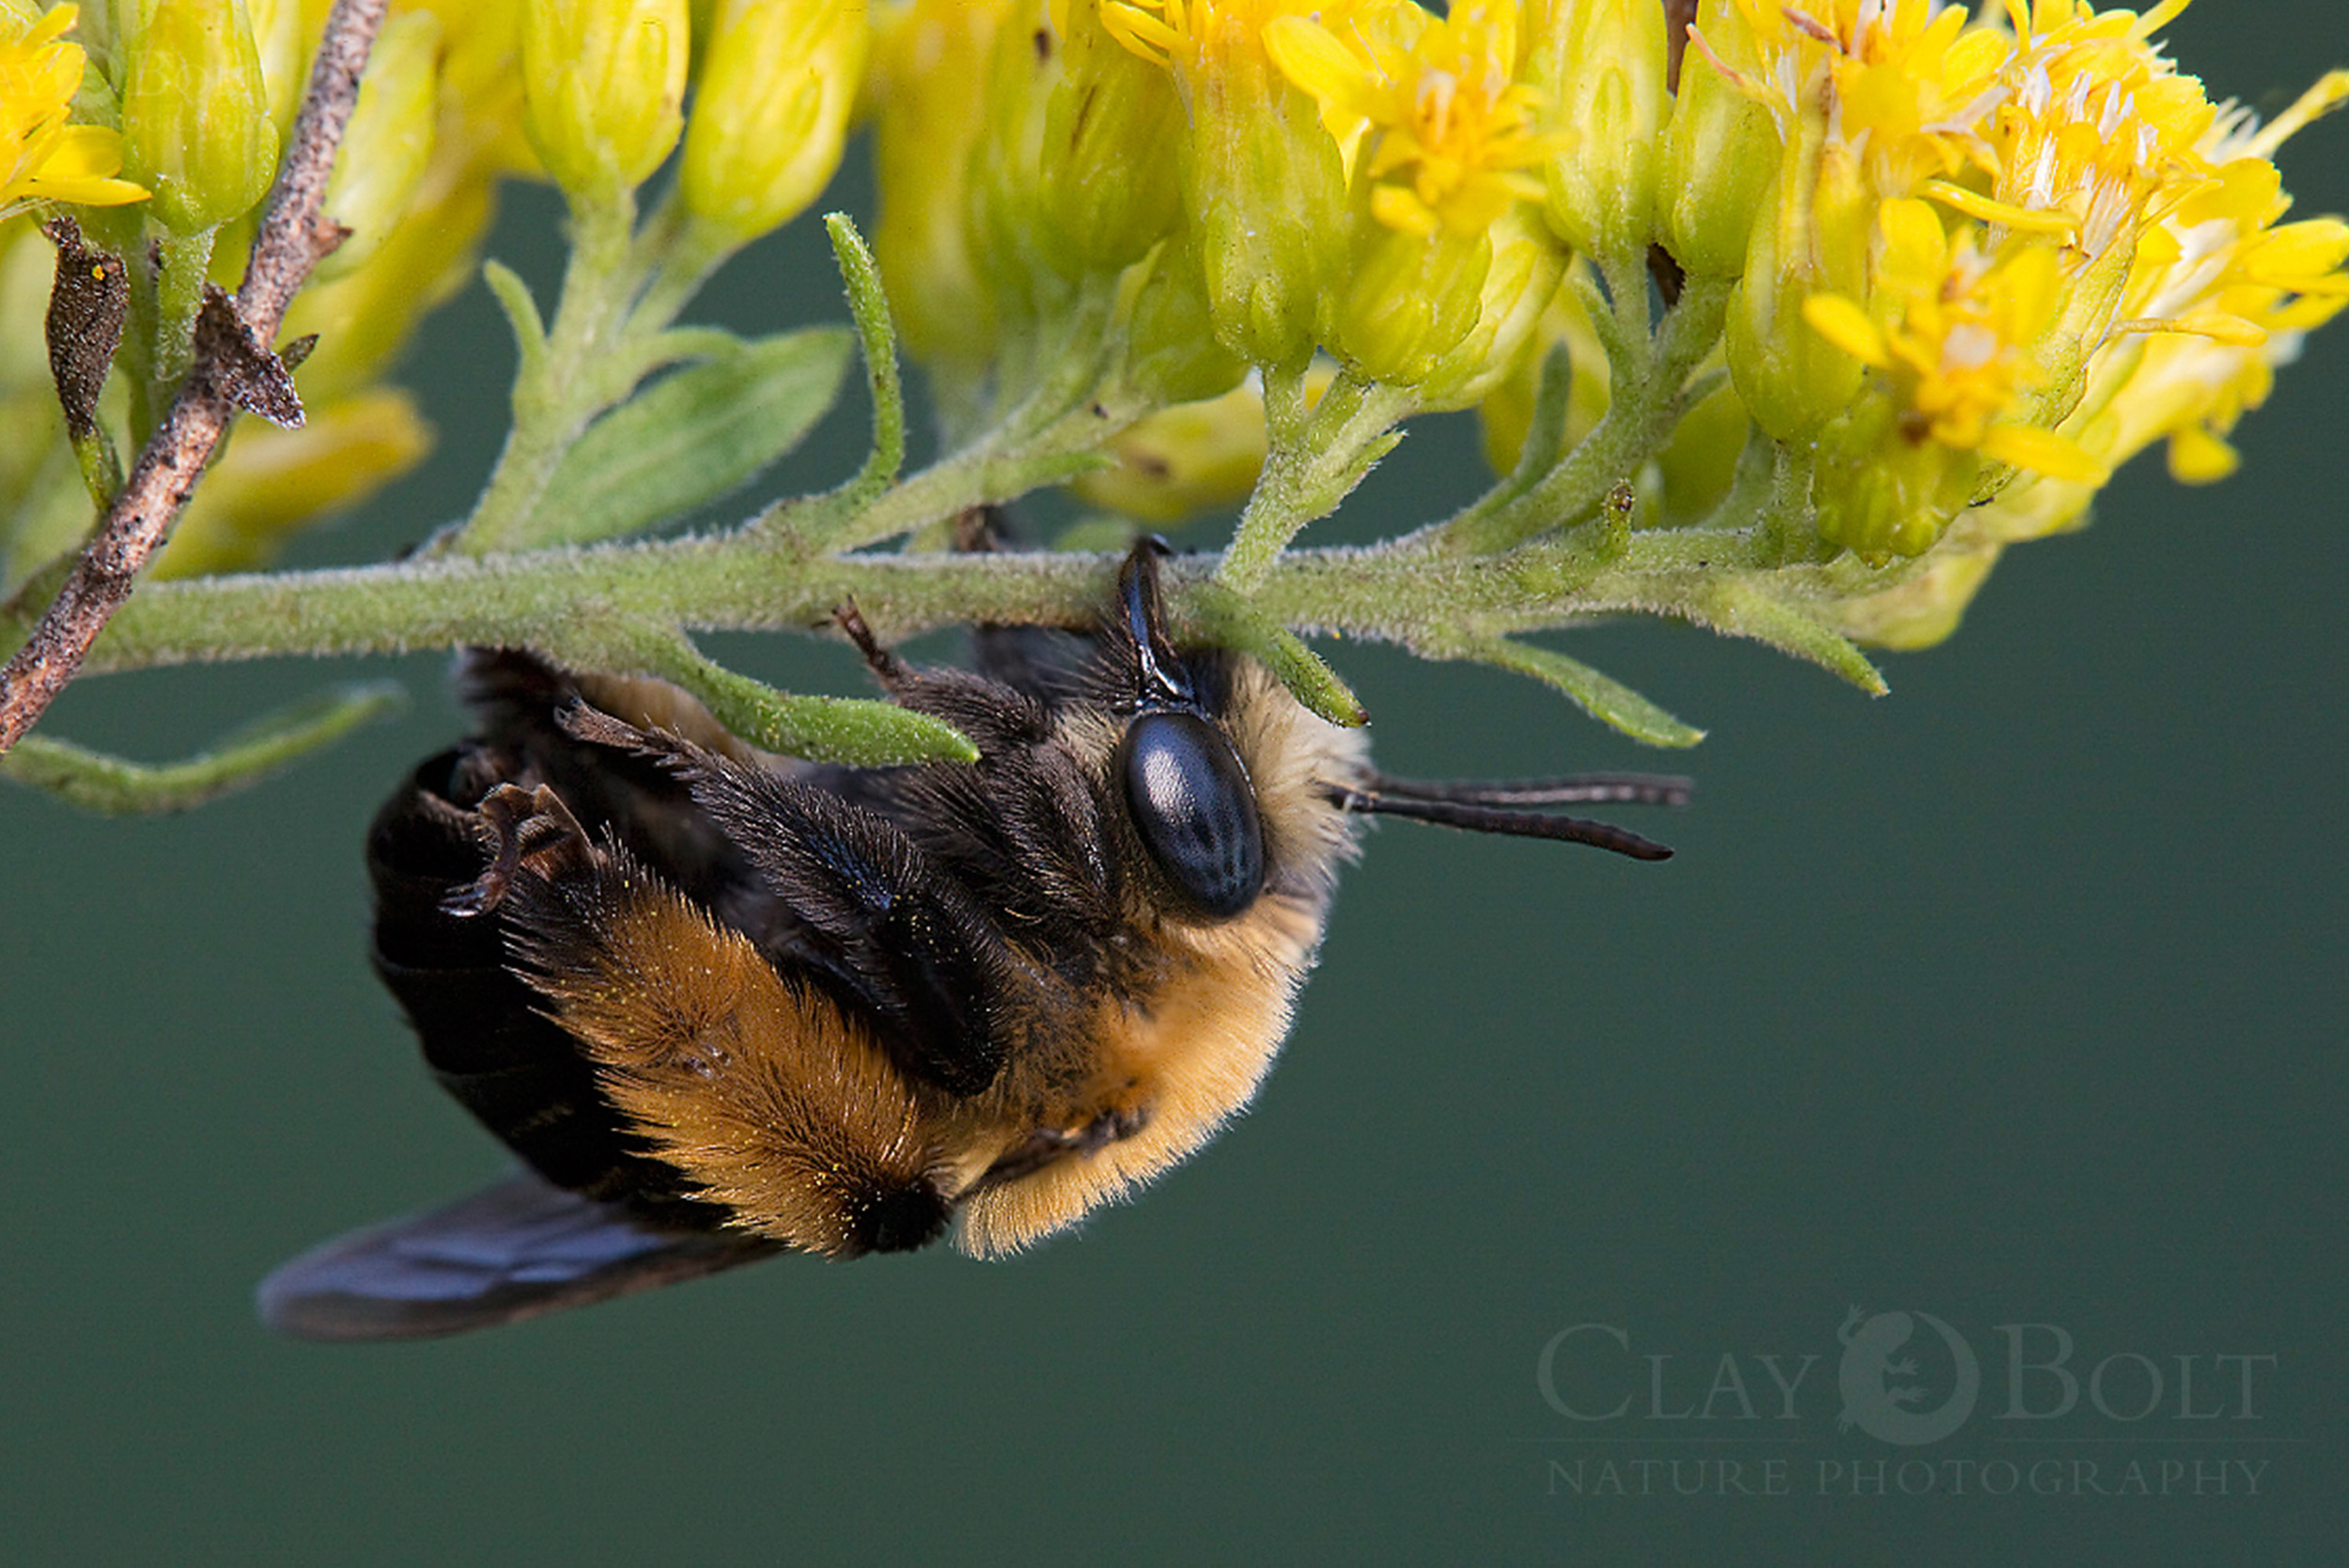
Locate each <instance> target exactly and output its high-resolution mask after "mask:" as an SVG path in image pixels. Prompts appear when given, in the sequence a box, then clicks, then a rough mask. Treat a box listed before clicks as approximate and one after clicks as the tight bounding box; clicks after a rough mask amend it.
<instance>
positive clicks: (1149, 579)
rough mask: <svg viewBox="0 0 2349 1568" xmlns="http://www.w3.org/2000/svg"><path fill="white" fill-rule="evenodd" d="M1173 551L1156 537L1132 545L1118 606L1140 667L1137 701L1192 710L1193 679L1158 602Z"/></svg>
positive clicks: (1121, 577)
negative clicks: (1164, 561) (1166, 559)
mask: <svg viewBox="0 0 2349 1568" xmlns="http://www.w3.org/2000/svg"><path fill="white" fill-rule="evenodd" d="M1173 553H1174V550H1173V548H1172V547H1171V546H1169V545H1168V544H1167V542H1166V541H1165V540H1164V539H1162V538H1160V537H1159V536H1158V535H1156V534H1149V535H1145V536H1143V537H1142V538H1139V539H1136V540H1135V541H1134V548H1133V549H1132V550H1130V551H1127V552H1126V564H1125V565H1124V566H1122V567H1119V568H1118V570H1117V602H1118V606H1119V608H1120V609H1122V610H1123V611H1124V612H1125V615H1126V636H1127V640H1128V641H1129V642H1130V643H1132V644H1133V647H1134V657H1135V658H1136V659H1137V660H1140V661H1141V666H1142V669H1141V675H1140V677H1139V679H1137V681H1136V682H1135V686H1136V688H1137V689H1136V691H1135V692H1134V696H1135V698H1136V700H1137V701H1139V702H1140V703H1141V704H1142V705H1143V706H1145V707H1154V706H1161V705H1165V704H1170V703H1172V704H1178V705H1180V706H1185V707H1188V706H1191V705H1192V702H1193V700H1194V699H1193V697H1192V695H1191V690H1190V675H1187V674H1186V673H1185V672H1184V670H1183V661H1182V657H1181V656H1180V655H1179V654H1177V653H1176V652H1175V644H1174V643H1173V642H1172V641H1171V640H1169V638H1168V637H1167V635H1166V606H1165V603H1164V601H1163V600H1161V599H1160V598H1159V558H1160V557H1161V556H1166V555H1172V554H1173Z"/></svg>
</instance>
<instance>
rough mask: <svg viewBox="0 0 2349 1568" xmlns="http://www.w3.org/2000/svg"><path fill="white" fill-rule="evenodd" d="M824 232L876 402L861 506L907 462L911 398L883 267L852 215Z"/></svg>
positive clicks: (854, 483) (857, 488)
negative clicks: (844, 287)
mask: <svg viewBox="0 0 2349 1568" xmlns="http://www.w3.org/2000/svg"><path fill="white" fill-rule="evenodd" d="M824 232H825V233H827V234H829V235H831V236H832V255H833V256H834V257H835V258H837V260H838V262H839V265H840V279H841V281H842V282H843V283H845V284H846V285H847V286H848V315H849V317H850V318H851V319H853V320H854V321H855V322H856V333H857V342H858V344H859V345H860V346H861V347H862V348H863V351H864V380H865V385H866V388H867V390H869V391H870V392H871V394H872V396H873V450H872V453H871V454H870V456H868V457H867V458H865V462H864V469H863V472H862V473H860V474H858V475H857V476H856V477H855V478H854V479H852V480H850V481H849V482H848V489H849V491H850V493H852V494H854V495H856V496H858V497H859V498H860V505H861V504H862V502H863V501H869V500H870V499H872V497H874V496H876V495H879V493H880V492H881V490H882V489H886V488H887V486H888V484H889V482H890V481H891V480H892V479H894V478H895V477H896V476H897V471H898V470H899V469H900V468H902V467H904V466H905V460H906V396H905V385H904V380H903V378H902V377H901V376H900V375H899V374H898V368H897V328H896V324H895V322H894V320H893V319H892V318H891V317H890V314H889V294H888V291H887V290H886V289H884V288H883V287H881V275H880V266H879V263H877V262H876V261H874V259H873V253H872V251H871V250H870V249H869V248H867V247H866V245H865V243H864V236H863V235H862V234H859V233H858V232H857V227H856V223H855V220H853V219H851V218H850V217H849V216H848V214H847V213H846V212H827V213H825V214H824Z"/></svg>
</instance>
